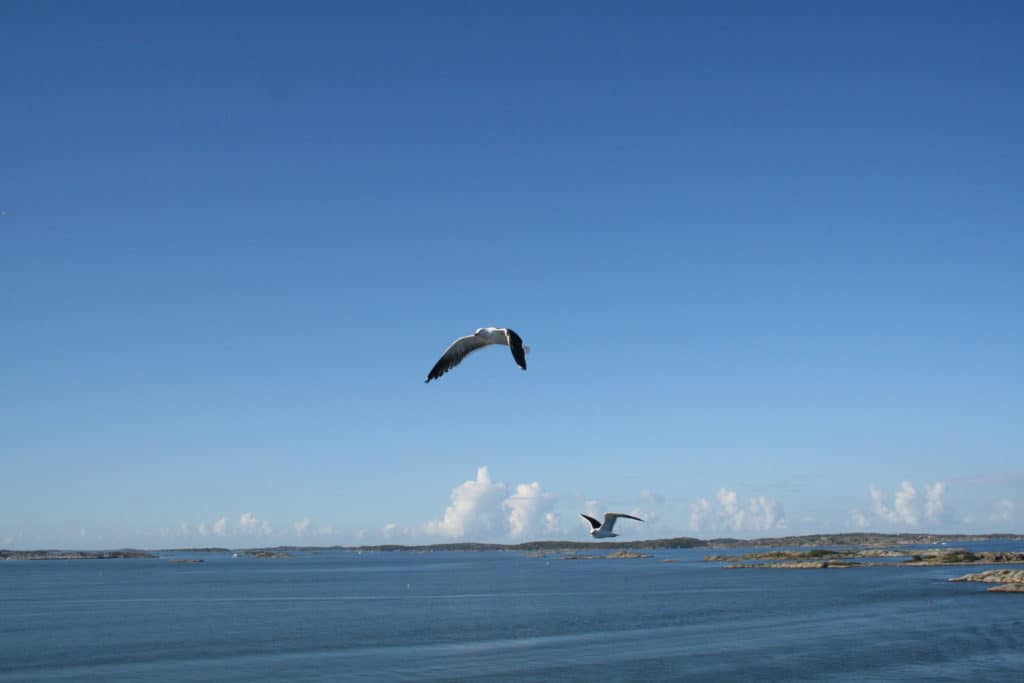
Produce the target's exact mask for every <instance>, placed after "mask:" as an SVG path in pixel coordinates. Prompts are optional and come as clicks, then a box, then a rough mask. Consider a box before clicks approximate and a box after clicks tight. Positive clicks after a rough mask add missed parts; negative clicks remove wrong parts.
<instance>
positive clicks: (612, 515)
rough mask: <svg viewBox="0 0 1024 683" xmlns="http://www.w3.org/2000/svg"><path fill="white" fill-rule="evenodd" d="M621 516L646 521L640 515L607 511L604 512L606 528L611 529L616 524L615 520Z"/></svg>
mask: <svg viewBox="0 0 1024 683" xmlns="http://www.w3.org/2000/svg"><path fill="white" fill-rule="evenodd" d="M619 517H625V518H626V519H635V520H636V521H638V522H642V521H644V520H642V519H640V518H639V517H634V516H633V515H626V514H623V513H621V512H606V513H604V528H605V529H607V530H608V531H611V530H612V528H613V527H614V526H615V520H617V519H618V518H619Z"/></svg>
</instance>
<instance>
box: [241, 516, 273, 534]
mask: <svg viewBox="0 0 1024 683" xmlns="http://www.w3.org/2000/svg"><path fill="white" fill-rule="evenodd" d="M238 526H239V527H240V528H241V531H242V533H244V534H257V535H262V536H268V535H270V534H272V533H274V528H273V527H271V526H270V522H268V521H267V520H265V519H264V520H259V519H256V516H255V515H254V514H252V513H251V512H243V513H242V516H241V517H239V518H238Z"/></svg>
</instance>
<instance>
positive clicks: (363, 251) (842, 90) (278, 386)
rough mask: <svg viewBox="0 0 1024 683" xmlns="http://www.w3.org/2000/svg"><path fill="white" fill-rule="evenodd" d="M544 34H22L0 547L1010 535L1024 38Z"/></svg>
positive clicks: (468, 7) (6, 193)
mask: <svg viewBox="0 0 1024 683" xmlns="http://www.w3.org/2000/svg"><path fill="white" fill-rule="evenodd" d="M550 4H551V3H516V4H515V6H498V5H496V4H493V3H469V2H464V3H463V2H459V3H456V2H438V3H386V4H380V3H369V2H367V3H326V2H325V3H314V2H306V3H300V4H299V5H298V6H295V5H294V4H292V3H265V2H247V3H228V2H221V3H215V4H213V5H211V4H209V3H198V2H194V3H193V2H181V3H163V4H152V3H148V4H146V5H144V6H143V5H139V4H138V3H128V2H124V3H112V2H97V3H89V4H88V5H82V4H79V3H56V4H54V3H47V4H42V5H41V4H39V3H30V2H8V3H5V4H4V6H3V7H2V8H0V25H2V26H3V27H4V28H3V29H2V33H3V36H2V40H0V84H2V93H3V97H0V121H2V125H0V157H2V158H3V163H2V164H0V212H2V214H0V319H2V321H3V332H2V334H0V369H2V377H3V384H2V386H3V390H2V392H0V417H2V419H0V480H2V490H3V495H2V496H0V547H41V546H46V547H53V546H57V547H112V546H121V545H134V546H144V547H180V546H186V545H267V544H271V543H295V542H302V543H310V544H333V543H346V544H347V543H356V542H379V541H383V540H395V541H402V542H430V541H434V540H528V539H530V538H542V537H543V538H573V539H581V538H585V525H583V524H582V522H581V520H580V519H579V518H578V517H576V515H577V513H578V512H581V511H593V512H599V511H603V510H605V509H616V510H620V511H623V512H630V511H633V512H640V513H642V514H644V515H646V516H647V519H648V522H647V523H645V524H644V525H642V526H641V525H635V526H632V527H629V528H624V529H623V530H622V533H623V534H624V536H625V537H632V538H643V537H661V536H674V535H692V536H699V537H712V536H725V535H728V536H738V537H754V536H765V535H776V534H783V533H787V534H788V533H814V532H824V531H850V530H857V529H868V530H875V531H896V530H901V531H902V530H920V531H936V532H959V531H969V532H985V531H1015V532H1020V531H1022V523H1024V453H1022V444H1024V420H1022V419H1021V416H1022V415H1024V399H1022V392H1021V386H1022V379H1024V361H1022V354H1021V349H1022V348H1024V322H1022V320H1024V316H1022V315H1021V314H1022V311H1024V274H1022V273H1024V269H1022V268H1021V263H1022V261H1024V235H1022V230H1021V226H1022V225H1024V192H1022V190H1024V187H1022V180H1024V128H1022V126H1021V125H1020V122H1021V121H1022V120H1024V93H1022V91H1021V89H1020V88H1019V87H1017V84H1018V83H1019V77H1020V73H1021V69H1022V67H1024V48H1022V47H1021V46H1020V44H1019V40H1018V38H1019V35H1020V28H1021V25H1022V23H1024V11H1022V10H1021V9H1020V8H1019V7H1018V6H1017V5H1016V4H1014V3H977V4H969V3H931V2H929V3H881V2H879V3H863V2H858V3H852V2H851V3H842V2H840V3H827V4H823V3H814V2H800V3H788V2H781V3H772V4H771V5H770V6H769V5H766V4H764V3H696V2H694V3H646V4H642V5H629V6H626V5H622V4H614V3H589V2H588V3H559V4H558V6H557V7H555V8H552V7H550ZM487 325H497V326H505V325H507V326H510V327H513V328H514V329H516V330H517V331H518V332H519V333H520V334H522V336H523V337H524V338H525V339H526V341H527V343H528V344H529V345H530V346H531V347H532V349H533V351H532V353H531V354H530V357H529V363H530V368H529V371H528V372H526V373H523V372H520V371H519V370H517V369H516V368H515V367H514V365H513V364H512V361H511V359H510V358H509V356H508V353H507V351H505V350H503V349H488V350H485V351H481V352H479V353H478V354H477V355H474V356H473V357H471V358H470V359H468V360H467V361H466V362H465V363H464V364H463V365H462V366H460V367H459V368H458V369H457V370H456V371H454V372H452V373H450V374H449V375H446V376H445V377H443V378H442V379H441V380H440V381H438V382H436V383H431V384H429V385H424V384H423V379H424V377H425V376H426V373H427V371H428V370H429V369H430V367H431V365H432V364H433V363H434V361H435V360H436V359H437V357H438V356H439V355H440V353H441V352H442V351H443V349H444V348H445V347H446V345H447V344H448V343H449V342H450V341H451V340H452V339H454V338H455V337H456V336H460V335H462V334H466V333H469V332H471V331H472V330H473V329H475V328H477V327H480V326H487ZM481 468H482V469H481ZM624 527H625V525H624Z"/></svg>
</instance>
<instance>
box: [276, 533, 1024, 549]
mask: <svg viewBox="0 0 1024 683" xmlns="http://www.w3.org/2000/svg"><path fill="white" fill-rule="evenodd" d="M997 540H1014V541H1024V536H1022V535H1019V534H876V533H856V532H855V533H846V534H810V535H806V536H779V537H775V538H755V539H741V538H712V539H707V540H704V539H700V538H691V537H689V536H679V537H676V538H659V539H654V540H647V541H614V540H612V541H600V542H598V541H591V542H582V541H528V542H526V543H515V544H505V543H434V544H429V545H401V544H385V545H360V546H341V545H336V546H327V547H324V546H277V547H275V548H272V550H282V551H287V550H292V551H303V550H307V551H308V550H350V551H360V550H361V551H370V552H389V551H407V552H436V551H445V550H456V551H459V550H461V551H485V550H509V551H526V552H530V551H543V550H547V551H553V550H594V549H600V548H615V549H629V550H672V549H677V548H741V547H742V548H749V547H778V546H798V547H802V546H829V545H907V544H926V543H942V542H946V543H953V542H964V541H997Z"/></svg>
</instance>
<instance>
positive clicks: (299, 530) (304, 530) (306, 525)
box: [292, 517, 313, 536]
mask: <svg viewBox="0 0 1024 683" xmlns="http://www.w3.org/2000/svg"><path fill="white" fill-rule="evenodd" d="M292 526H293V527H295V533H296V534H297V535H299V536H305V535H306V534H308V533H309V530H310V528H311V527H312V526H313V520H312V519H310V518H309V517H303V518H302V519H300V520H299V521H297V522H295V523H294V524H292Z"/></svg>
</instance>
